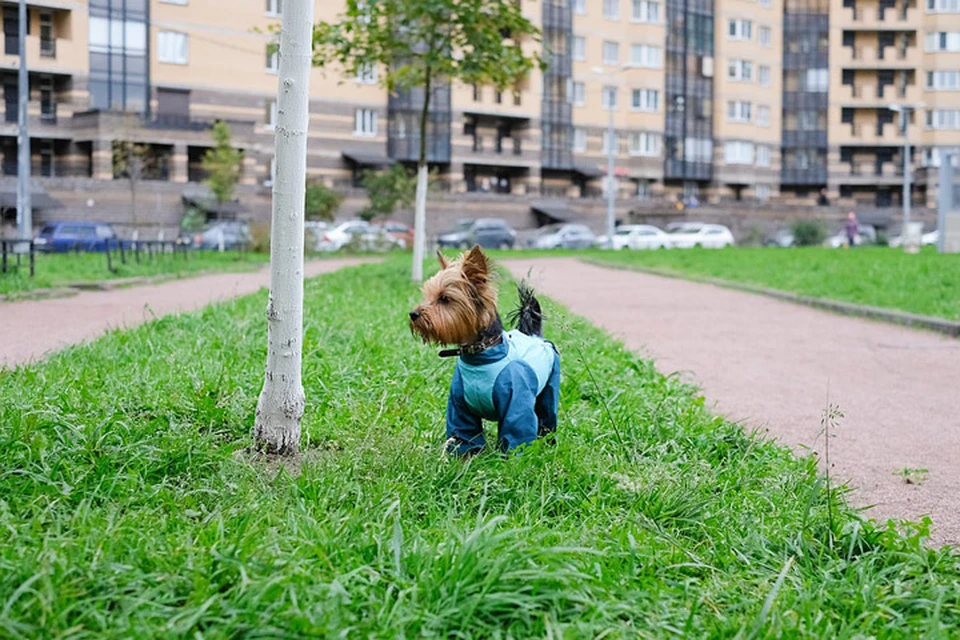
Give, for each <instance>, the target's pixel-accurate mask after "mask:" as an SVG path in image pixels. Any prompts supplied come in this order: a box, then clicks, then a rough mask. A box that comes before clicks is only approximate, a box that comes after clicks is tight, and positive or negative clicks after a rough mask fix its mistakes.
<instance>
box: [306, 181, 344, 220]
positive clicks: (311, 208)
mask: <svg viewBox="0 0 960 640" xmlns="http://www.w3.org/2000/svg"><path fill="white" fill-rule="evenodd" d="M341 204H343V196H342V195H340V193H339V192H337V191H335V190H334V189H332V188H330V187H328V186H327V185H325V184H323V183H322V182H308V183H307V191H306V195H305V203H304V214H305V216H306V218H307V220H333V219H334V218H335V217H336V215H337V210H338V209H339V208H340V205H341Z"/></svg>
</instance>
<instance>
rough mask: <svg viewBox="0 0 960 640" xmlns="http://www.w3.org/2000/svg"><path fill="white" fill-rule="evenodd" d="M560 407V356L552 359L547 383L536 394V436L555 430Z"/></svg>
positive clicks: (542, 435) (545, 434)
mask: <svg viewBox="0 0 960 640" xmlns="http://www.w3.org/2000/svg"><path fill="white" fill-rule="evenodd" d="M559 407H560V356H559V355H558V356H556V358H555V359H554V361H553V369H552V370H551V371H550V377H549V378H548V379H547V385H546V386H545V387H544V388H543V391H541V392H540V395H539V396H537V403H536V405H534V411H535V412H536V414H537V436H538V437H541V438H542V437H544V436H547V435H550V434H552V433H554V432H555V431H556V430H557V412H558V410H559Z"/></svg>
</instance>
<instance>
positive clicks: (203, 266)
mask: <svg viewBox="0 0 960 640" xmlns="http://www.w3.org/2000/svg"><path fill="white" fill-rule="evenodd" d="M268 260H269V256H267V255H265V254H264V255H261V254H256V253H238V252H227V253H223V254H221V253H217V252H215V251H191V252H189V254H188V256H187V259H186V260H184V258H183V254H179V253H178V254H176V255H171V254H165V255H163V256H154V257H153V258H151V259H147V256H146V253H144V252H141V255H140V263H139V264H137V263H136V261H135V260H134V257H133V255H132V254H130V253H128V254H127V263H126V264H121V262H120V255H119V253H116V252H114V253H113V267H114V271H113V272H112V273H111V272H110V271H109V270H108V269H107V257H106V255H105V254H103V253H80V254H73V253H55V254H42V253H40V254H37V256H36V269H35V271H36V275H35V276H34V277H33V278H31V277H30V267H29V263H28V258H27V256H23V257H22V258H21V263H20V267H19V268H16V269H13V270H11V272H9V273H0V295H3V294H11V293H12V294H16V293H22V292H24V291H30V290H33V289H42V288H48V287H58V286H63V285H64V284H67V283H71V282H92V281H96V280H113V279H117V278H132V277H135V276H156V275H171V276H175V277H179V276H184V275H187V274H190V273H196V272H198V271H230V270H244V269H253V268H255V267H256V266H257V265H259V264H263V263H265V262H267V261H268ZM10 264H11V266H14V265H16V257H15V256H10Z"/></svg>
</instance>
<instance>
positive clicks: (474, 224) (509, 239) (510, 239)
mask: <svg viewBox="0 0 960 640" xmlns="http://www.w3.org/2000/svg"><path fill="white" fill-rule="evenodd" d="M516 241H517V232H516V231H514V230H513V229H512V228H511V227H510V225H509V224H507V222H506V221H505V220H502V219H500V218H478V219H476V220H461V221H460V222H458V223H457V226H456V227H454V228H453V229H451V230H450V231H447V232H446V233H442V234H440V235H439V236H438V237H437V244H438V245H440V247H449V248H457V249H466V248H469V247H471V246H473V245H475V244H478V245H480V246H481V247H483V248H484V249H512V248H513V245H514V243H516Z"/></svg>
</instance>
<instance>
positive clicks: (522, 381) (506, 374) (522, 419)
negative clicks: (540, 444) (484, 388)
mask: <svg viewBox="0 0 960 640" xmlns="http://www.w3.org/2000/svg"><path fill="white" fill-rule="evenodd" d="M536 402H537V374H535V373H534V372H533V369H531V368H530V366H529V365H527V364H526V363H524V362H521V361H519V360H517V361H514V362H511V363H510V364H509V365H507V366H506V368H504V370H503V371H501V372H500V375H498V376H497V381H496V382H495V383H494V385H493V404H494V406H495V407H496V410H497V423H498V425H499V427H500V428H499V431H498V433H497V443H498V444H499V446H500V450H501V451H503V452H508V451H513V450H514V449H516V448H517V447H519V446H522V445H526V444H530V443H532V442H533V441H534V440H536V439H537V413H536V411H534V405H535V404H536Z"/></svg>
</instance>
